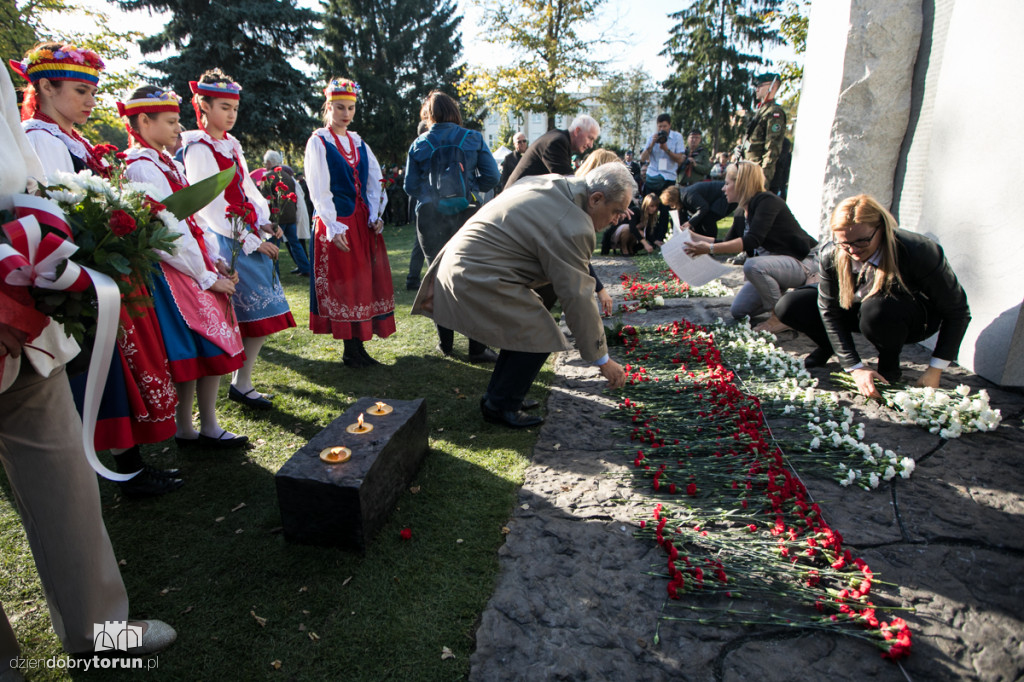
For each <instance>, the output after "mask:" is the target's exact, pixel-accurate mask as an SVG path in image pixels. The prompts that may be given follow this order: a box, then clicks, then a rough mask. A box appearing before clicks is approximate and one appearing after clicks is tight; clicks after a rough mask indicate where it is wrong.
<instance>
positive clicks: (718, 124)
mask: <svg viewBox="0 0 1024 682" xmlns="http://www.w3.org/2000/svg"><path fill="white" fill-rule="evenodd" d="M780 3H781V0H693V3H692V4H691V5H690V6H689V7H688V8H686V9H684V10H681V11H679V12H675V13H674V14H671V15H669V18H670V19H673V20H674V21H675V22H676V24H675V26H674V27H673V28H672V33H671V36H670V37H669V39H668V41H666V43H665V49H664V50H662V51H661V54H662V55H663V56H669V57H671V59H672V61H673V63H674V64H675V72H674V73H673V74H672V75H671V76H669V78H668V79H667V80H666V81H665V82H664V86H665V90H666V96H665V100H664V103H665V104H666V106H668V107H669V108H670V109H671V110H672V112H673V121H674V122H676V123H677V124H678V128H679V129H681V130H685V129H687V128H701V129H704V130H709V131H710V135H709V138H710V142H711V145H712V147H713V148H714V149H716V150H722V149H726V148H728V147H729V146H731V145H732V143H733V142H735V141H736V139H737V137H738V133H739V131H740V128H741V126H742V121H738V120H736V117H735V116H734V114H735V113H736V111H737V109H739V108H740V107H741V106H747V107H749V103H750V100H751V97H752V89H751V78H752V76H753V75H754V73H753V69H754V68H755V67H758V66H761V65H763V64H765V62H766V60H765V59H764V58H763V57H762V56H761V53H762V52H763V50H764V48H765V47H766V46H771V45H778V44H779V43H781V42H782V41H781V38H780V37H779V31H778V29H776V28H774V27H773V26H771V24H769V23H768V22H767V21H766V18H767V17H768V16H769V15H770V14H771V13H772V12H773V11H775V10H776V9H777V7H778V6H779V4H780Z"/></svg>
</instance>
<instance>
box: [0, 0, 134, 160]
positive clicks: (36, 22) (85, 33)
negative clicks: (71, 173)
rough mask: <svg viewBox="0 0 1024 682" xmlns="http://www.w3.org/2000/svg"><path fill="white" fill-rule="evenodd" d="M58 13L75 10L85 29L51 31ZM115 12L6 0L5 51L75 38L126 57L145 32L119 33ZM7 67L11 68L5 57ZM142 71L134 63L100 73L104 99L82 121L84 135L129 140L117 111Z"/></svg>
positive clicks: (2, 13)
mask: <svg viewBox="0 0 1024 682" xmlns="http://www.w3.org/2000/svg"><path fill="white" fill-rule="evenodd" d="M58 14H74V15H75V16H76V17H80V18H81V19H82V20H83V23H82V24H80V27H81V30H79V31H75V32H71V33H63V34H57V33H54V32H53V31H51V30H50V28H49V24H50V23H51V22H50V20H51V19H52V18H53V17H54V16H56V15H58ZM108 21H109V17H108V16H107V15H106V14H105V13H103V12H100V11H97V10H94V9H90V8H88V7H85V6H83V5H79V4H77V3H75V2H70V1H68V0H30V1H29V2H24V3H22V4H21V5H20V6H18V5H17V4H16V3H15V2H13V0H0V54H3V55H7V56H9V57H10V58H19V57H21V55H23V54H25V52H27V51H28V49H29V48H31V47H32V46H33V45H35V44H36V43H38V42H41V41H44V40H52V41H55V42H66V43H74V44H76V45H81V46H83V47H87V48H89V49H91V50H95V51H96V53H97V54H99V55H100V57H101V58H103V60H104V61H106V62H108V64H109V62H110V60H113V59H126V58H127V57H128V48H129V46H130V45H132V44H133V43H134V42H135V41H136V40H137V39H138V38H140V37H141V36H142V34H141V33H139V32H137V31H126V32H118V31H112V30H111V29H109V28H108V27H107V25H108ZM4 66H6V67H7V68H8V69H10V66H8V65H7V64H6V62H5V64H4ZM9 73H10V74H11V78H12V80H13V81H14V82H15V83H19V82H20V81H21V76H18V75H17V74H15V73H14V71H9ZM139 79H140V72H139V70H138V69H134V68H122V69H111V68H109V67H108V68H107V70H106V71H104V72H103V76H102V77H101V78H100V84H99V100H100V104H99V106H97V107H96V108H95V109H94V110H93V113H92V116H91V117H90V118H89V122H88V123H87V124H85V125H84V126H82V134H83V135H85V136H86V137H87V138H89V139H90V140H92V141H93V142H97V143H98V142H109V143H112V144H115V145H117V146H119V147H124V146H126V145H127V143H128V135H127V134H126V133H125V131H124V124H123V123H122V122H121V119H120V117H119V116H118V115H117V110H116V108H115V107H114V102H115V101H116V100H117V99H118V98H120V97H122V96H123V95H124V92H125V91H126V90H127V89H128V88H130V87H132V85H133V84H135V83H137V82H138V81H139Z"/></svg>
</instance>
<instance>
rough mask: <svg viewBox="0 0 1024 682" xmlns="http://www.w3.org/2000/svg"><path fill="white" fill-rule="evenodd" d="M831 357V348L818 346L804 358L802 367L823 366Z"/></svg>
mask: <svg viewBox="0 0 1024 682" xmlns="http://www.w3.org/2000/svg"><path fill="white" fill-rule="evenodd" d="M831 359H832V349H831V348H822V347H821V346H818V347H817V348H815V349H814V350H812V351H811V352H810V353H808V354H807V357H806V358H804V367H806V368H807V369H814V368H815V367H824V366H825V364H826V363H827V362H828V361H829V360H831Z"/></svg>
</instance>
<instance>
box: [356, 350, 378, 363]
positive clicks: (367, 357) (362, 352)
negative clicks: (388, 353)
mask: <svg viewBox="0 0 1024 682" xmlns="http://www.w3.org/2000/svg"><path fill="white" fill-rule="evenodd" d="M359 357H361V358H362V359H363V362H364V363H365V364H366V366H367V367H370V366H372V365H379V364H380V361H379V360H376V359H374V358H373V357H372V356H371V355H370V354H369V353H367V352H366V347H365V346H359Z"/></svg>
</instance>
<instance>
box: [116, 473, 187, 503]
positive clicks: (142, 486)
mask: <svg viewBox="0 0 1024 682" xmlns="http://www.w3.org/2000/svg"><path fill="white" fill-rule="evenodd" d="M153 471H155V470H154V469H153V467H149V466H143V467H142V471H140V472H139V473H138V474H136V475H135V476H134V477H133V478H130V479H128V480H127V481H121V482H119V483H118V486H119V487H120V488H121V494H122V495H124V496H125V497H134V498H140V497H157V496H159V495H166V494H167V493H170V492H174V491H175V490H177V489H178V488H180V487H181V486H183V485H185V482H184V481H183V480H181V479H180V478H168V477H165V476H157V475H155V474H154V473H152V472H153Z"/></svg>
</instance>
